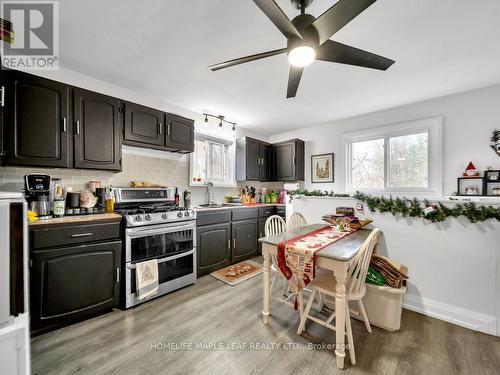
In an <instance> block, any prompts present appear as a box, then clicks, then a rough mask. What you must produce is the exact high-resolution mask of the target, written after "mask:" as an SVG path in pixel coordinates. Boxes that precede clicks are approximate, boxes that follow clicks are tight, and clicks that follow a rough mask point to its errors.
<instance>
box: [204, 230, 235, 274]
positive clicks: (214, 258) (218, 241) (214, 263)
mask: <svg viewBox="0 0 500 375" xmlns="http://www.w3.org/2000/svg"><path fill="white" fill-rule="evenodd" d="M196 232H197V236H198V238H197V241H196V252H197V254H198V277H199V276H203V275H206V274H208V273H210V272H212V271H215V270H218V269H220V268H224V267H226V266H228V265H229V264H230V262H231V224H230V223H224V224H217V225H208V226H205V227H197V228H196Z"/></svg>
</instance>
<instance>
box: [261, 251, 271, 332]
mask: <svg viewBox="0 0 500 375" xmlns="http://www.w3.org/2000/svg"><path fill="white" fill-rule="evenodd" d="M269 247H270V246H269V245H268V244H264V246H262V256H263V257H264V266H263V276H264V281H263V283H262V286H263V287H262V321H263V322H264V324H269V298H270V285H269V284H270V283H269V280H270V271H271V256H270V254H269V250H270V249H269Z"/></svg>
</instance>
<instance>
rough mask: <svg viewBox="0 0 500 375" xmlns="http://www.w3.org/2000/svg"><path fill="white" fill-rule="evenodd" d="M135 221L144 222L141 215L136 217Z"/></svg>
mask: <svg viewBox="0 0 500 375" xmlns="http://www.w3.org/2000/svg"><path fill="white" fill-rule="evenodd" d="M134 220H135V221H142V216H141V215H136V217H134Z"/></svg>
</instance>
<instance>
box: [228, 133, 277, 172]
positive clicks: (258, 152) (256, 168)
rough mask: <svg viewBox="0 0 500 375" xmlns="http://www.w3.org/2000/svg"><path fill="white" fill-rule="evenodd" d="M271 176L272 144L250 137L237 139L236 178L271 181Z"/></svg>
mask: <svg viewBox="0 0 500 375" xmlns="http://www.w3.org/2000/svg"><path fill="white" fill-rule="evenodd" d="M270 178H271V145H270V144H269V143H266V142H263V141H259V140H258V139H254V138H250V137H242V138H239V139H238V140H237V141H236V179H237V180H238V181H269V180H270Z"/></svg>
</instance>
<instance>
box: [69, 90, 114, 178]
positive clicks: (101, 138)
mask: <svg viewBox="0 0 500 375" xmlns="http://www.w3.org/2000/svg"><path fill="white" fill-rule="evenodd" d="M119 105H120V102H119V100H118V99H115V98H111V97H109V96H105V95H100V94H97V93H94V92H91V91H85V90H80V89H75V90H74V116H75V168H88V169H108V170H113V171H120V170H121V146H120V132H121V124H120V118H121V116H120V114H119V108H120V107H119Z"/></svg>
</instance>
